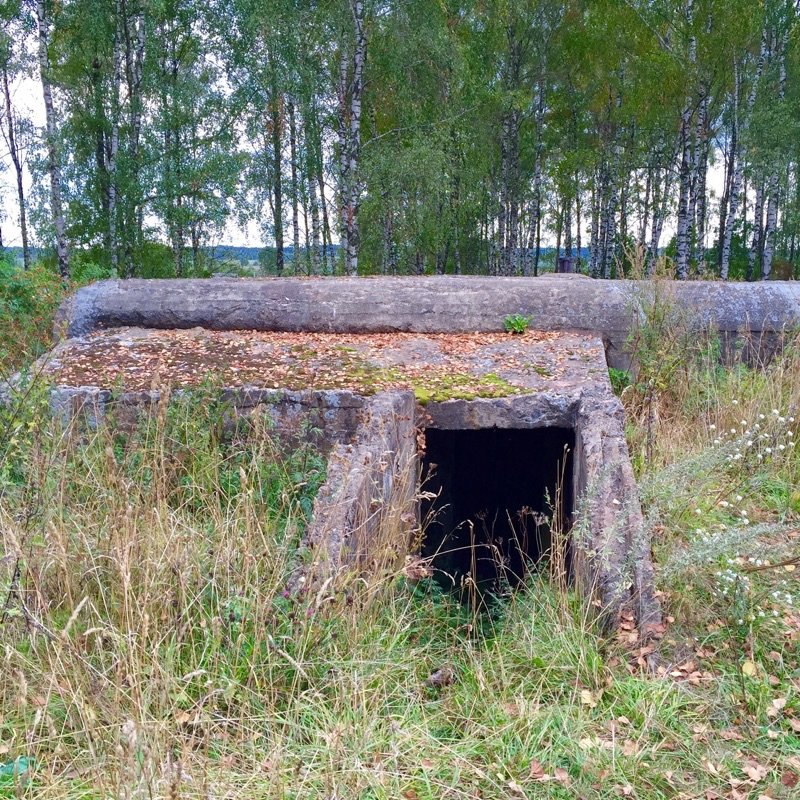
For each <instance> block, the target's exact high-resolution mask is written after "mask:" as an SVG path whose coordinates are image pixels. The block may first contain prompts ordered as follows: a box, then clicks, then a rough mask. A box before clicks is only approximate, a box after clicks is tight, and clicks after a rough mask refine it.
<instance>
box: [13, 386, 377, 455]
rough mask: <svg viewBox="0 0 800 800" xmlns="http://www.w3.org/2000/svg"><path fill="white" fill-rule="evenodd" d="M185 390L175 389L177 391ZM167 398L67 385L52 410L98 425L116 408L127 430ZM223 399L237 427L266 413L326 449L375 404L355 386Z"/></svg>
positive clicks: (228, 393) (54, 394)
mask: <svg viewBox="0 0 800 800" xmlns="http://www.w3.org/2000/svg"><path fill="white" fill-rule="evenodd" d="M182 393H183V392H181V391H177V392H174V393H173V394H172V397H179V396H180V395H181V394H182ZM161 400H162V397H161V393H160V392H158V391H149V392H123V393H121V394H115V393H113V392H110V391H108V390H106V389H98V388H97V387H93V386H79V387H63V386H62V387H57V388H55V389H53V390H51V392H50V410H51V412H52V414H53V415H54V416H55V417H57V418H59V419H61V420H62V421H63V422H64V423H65V424H68V423H69V422H70V421H71V420H72V419H74V418H76V417H82V418H83V419H85V420H86V421H87V422H88V424H89V425H90V426H92V427H95V426H96V425H97V424H98V423H99V422H101V421H102V420H103V419H105V418H106V417H107V416H108V415H109V414H111V415H113V419H114V422H115V424H116V425H117V426H118V427H119V428H120V429H121V430H123V431H132V430H133V429H134V428H135V426H136V424H137V422H138V421H139V419H140V417H141V416H142V415H144V414H147V413H151V412H152V410H153V409H154V408H155V407H156V406H157V405H158V404H159V402H160V401H161ZM219 401H220V402H221V403H222V404H223V405H225V404H227V406H228V409H229V412H228V419H227V421H226V424H227V425H228V426H231V427H232V426H233V424H234V422H235V420H236V418H237V417H246V416H248V415H250V414H253V413H263V414H266V415H268V416H269V417H270V419H271V421H272V425H273V426H274V429H275V433H276V435H277V436H278V438H279V439H281V440H282V441H283V442H284V443H285V444H286V445H288V446H293V445H296V444H298V443H299V442H301V441H303V442H310V443H312V444H313V445H314V446H316V447H317V448H319V450H320V451H321V452H322V453H323V454H326V453H328V452H329V451H330V450H331V449H332V448H333V447H334V446H336V445H337V444H344V443H348V442H350V441H352V440H353V438H354V437H355V435H356V432H357V431H358V430H359V426H360V425H361V424H362V422H363V420H364V418H365V417H366V416H367V413H366V409H367V407H368V404H369V401H368V399H367V398H364V397H361V396H360V395H356V394H353V393H351V392H343V391H315V390H310V389H309V390H307V391H285V390H279V389H256V388H247V387H244V388H239V389H224V390H222V392H221V395H220V397H219ZM7 402H10V400H7Z"/></svg>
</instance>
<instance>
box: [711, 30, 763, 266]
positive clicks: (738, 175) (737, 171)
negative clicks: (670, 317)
mask: <svg viewBox="0 0 800 800" xmlns="http://www.w3.org/2000/svg"><path fill="white" fill-rule="evenodd" d="M767 46H768V36H767V28H766V25H765V26H764V31H763V34H762V37H761V51H760V53H759V55H758V63H757V64H756V71H755V75H754V77H753V85H752V86H751V87H750V93H749V95H748V97H747V106H746V108H745V114H744V118H743V119H741V120H739V119H738V102H736V101H735V106H734V126H735V127H736V128H738V131H739V133H738V136H737V139H738V140H739V149H740V151H741V150H742V149H743V147H742V144H741V142H742V139H743V134H744V131H745V130H746V129H747V125H748V122H749V120H750V115H751V114H752V111H753V106H754V105H755V103H756V92H757V90H758V84H759V82H760V80H761V73H762V72H763V71H764V64H765V63H766V59H767ZM735 83H736V88H735V89H734V91H735V92H736V97H738V91H739V85H740V75H739V69H738V67H737V69H736V82H735ZM734 160H735V166H734V170H733V179H732V181H731V196H730V203H729V207H728V214H727V217H726V219H725V236H724V238H723V241H722V263H721V265H720V278H722V280H724V281H725V280H728V272H729V269H730V261H731V241H732V239H733V226H734V223H735V222H736V214H737V213H738V211H739V200H740V197H739V195H740V193H741V187H742V177H743V174H744V154H743V153H742V152H740V153H739V156H738V157H736V155H735V154H734Z"/></svg>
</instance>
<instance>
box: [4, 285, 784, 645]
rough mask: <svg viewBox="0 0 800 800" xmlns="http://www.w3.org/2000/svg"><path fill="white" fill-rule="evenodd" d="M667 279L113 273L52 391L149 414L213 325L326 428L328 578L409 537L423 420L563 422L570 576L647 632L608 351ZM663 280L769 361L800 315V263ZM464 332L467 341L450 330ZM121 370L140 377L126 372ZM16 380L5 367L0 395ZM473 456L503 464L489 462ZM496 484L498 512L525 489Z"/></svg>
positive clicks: (287, 413)
mask: <svg viewBox="0 0 800 800" xmlns="http://www.w3.org/2000/svg"><path fill="white" fill-rule="evenodd" d="M654 291H655V289H654V284H651V283H646V282H645V283H636V282H629V281H599V280H598V281H593V280H589V279H587V278H582V277H578V276H572V277H564V276H550V277H542V278H538V279H536V280H529V279H526V278H496V277H492V278H477V277H473V278H464V277H461V276H436V277H431V278H426V279H419V278H409V279H404V278H396V279H395V278H372V279H361V278H359V279H355V278H353V279H339V278H336V279H326V280H308V281H305V280H297V279H275V280H213V281H202V280H175V281H143V280H139V281H137V280H125V281H106V282H103V283H100V284H96V285H93V286H90V287H86V288H84V289H81V290H80V291H79V292H78V293H77V294H76V295H75V296H74V297H73V298H71V299H70V300H69V301H68V302H67V303H65V304H64V306H63V307H62V312H61V316H60V321H59V324H58V331H59V333H60V335H62V336H67V337H71V338H68V339H65V340H63V341H62V342H61V343H60V344H59V345H58V346H57V347H56V348H55V350H54V351H53V352H52V353H51V354H50V355H49V357H48V359H47V360H48V371H49V374H50V376H51V379H52V382H53V390H52V394H51V404H52V407H53V411H54V412H55V413H57V414H59V415H62V416H64V417H69V416H71V415H74V414H76V413H82V414H86V415H87V416H89V417H91V418H93V419H95V420H97V421H99V420H100V419H102V417H103V416H104V414H105V412H106V409H107V408H109V407H111V406H114V407H115V414H114V416H115V418H117V419H120V418H121V417H124V416H125V414H126V413H127V414H128V415H129V416H130V417H131V418H135V417H136V416H137V415H138V414H139V413H140V410H141V408H142V407H145V406H151V405H153V404H154V403H157V402H159V397H160V394H159V389H158V387H157V386H156V384H155V382H153V383H152V385H151V382H150V380H149V376H150V375H151V374H159V375H161V377H165V376H166V377H171V381H172V382H171V384H170V386H171V388H176V387H177V388H179V387H187V388H189V387H191V386H193V385H196V381H197V378H198V375H200V374H202V371H203V364H204V363H206V362H203V361H202V359H201V360H200V361H197V362H195V361H193V360H192V358H187V359H183V362H184V363H183V366H184V368H185V369H184V371H183V373H182V374H176V373H175V370H176V368H177V366H180V363H179V362H181V358H180V357H178V355H179V352H180V348H178V349H177V350H176V345H177V344H180V343H181V342H182V343H183V344H181V346H183V345H186V346H187V347H189V345H191V347H190V348H189V349H190V350H191V349H192V348H193V347H194V346H195V345H196V343H197V340H202V341H203V342H205V343H206V345H205V347H206V349H207V350H208V351H215V352H216V358H215V359H213V362H212V361H209V362H208V364H207V367H206V368H207V369H209V370H212V371H214V374H215V377H216V378H217V381H218V383H220V384H221V385H222V387H223V388H224V389H225V392H226V393H227V396H228V397H229V399H230V403H231V407H232V413H234V414H239V413H241V414H248V413H254V412H258V411H259V410H260V409H264V408H266V409H267V410H268V413H269V414H270V415H271V416H272V418H273V420H274V423H275V425H276V427H277V428H278V429H281V430H283V431H285V432H286V433H287V435H288V437H289V438H292V437H293V436H294V437H296V436H297V435H299V434H300V433H301V432H302V431H303V430H304V428H305V421H306V420H308V419H310V420H312V422H313V425H312V427H313V428H314V429H315V430H316V431H318V433H317V434H315V435H316V436H318V439H319V442H318V444H319V446H320V447H322V448H323V449H324V451H325V452H326V453H327V454H328V464H329V468H328V479H327V481H326V483H325V485H324V486H323V487H322V490H321V491H320V493H319V495H318V497H317V503H316V507H315V513H314V517H313V520H312V522H311V525H310V527H309V529H308V531H307V536H306V544H307V546H308V548H309V549H310V550H311V551H312V557H311V558H310V559H309V561H310V562H311V564H312V565H314V566H315V567H316V568H318V569H319V577H322V578H323V585H325V583H324V582H325V581H326V580H327V577H325V576H326V575H327V576H331V573H333V574H334V575H336V574H339V573H342V572H345V573H346V572H348V571H350V572H352V571H353V570H355V571H356V572H357V571H358V570H361V569H365V568H366V569H373V568H375V565H378V564H390V563H393V562H395V563H396V561H397V560H402V559H403V558H404V557H405V556H406V555H407V554H408V553H409V541H410V540H411V537H412V535H413V534H414V533H415V530H414V529H415V527H416V520H417V513H416V512H417V508H416V482H415V477H416V474H417V473H416V468H417V459H418V450H417V437H418V435H419V433H420V431H421V430H424V431H427V432H428V433H429V434H430V438H431V441H432V442H434V440H435V439H436V438H437V437H442V442H444V443H445V445H444V446H446V447H449V446H450V445H447V444H446V442H447V439H448V437H452V438H453V440H454V441H455V438H457V437H461V436H463V437H464V441H469V440H470V437H472V443H473V445H474V444H475V443H476V442H477V441H478V440H479V439H480V438H481V437H484V436H490V434H487V433H485V432H486V431H495V433H493V434H491V435H492V436H497V437H502V436H505V435H508V436H511V437H512V438H513V437H516V438H517V442H518V444H519V442H521V440H522V439H523V438H524V437H527V436H530V437H536V436H548V435H555V434H547V433H543V432H546V431H548V430H549V431H553V430H562V431H569V432H571V434H570V435H571V436H572V440H571V441H572V444H573V449H572V454H571V459H572V462H571V465H570V466H569V469H568V471H569V473H570V478H571V485H570V487H569V491H568V494H569V500H570V505H569V508H568V509H567V508H566V507H565V511H564V513H565V514H569V516H570V517H571V522H572V526H571V528H570V560H569V563H570V574H571V579H572V581H573V583H574V584H575V585H576V586H579V587H581V589H582V590H583V591H584V593H585V594H586V595H587V597H591V598H592V605H593V607H597V608H600V609H602V610H603V611H604V612H605V613H606V614H607V615H608V616H609V618H610V619H611V621H612V622H613V621H614V620H615V619H616V618H617V617H618V615H619V613H620V612H621V611H622V609H623V608H625V607H628V608H630V609H631V610H632V611H633V612H634V614H635V615H636V618H637V620H638V622H639V625H640V630H642V632H646V631H647V625H648V623H651V622H656V621H657V620H658V618H659V610H658V602H657V600H656V598H655V596H654V587H653V567H652V562H651V556H650V541H649V532H648V531H647V529H646V526H645V524H644V522H643V519H642V515H641V509H640V505H639V499H638V492H637V487H636V483H635V479H634V475H633V470H632V467H631V464H630V459H629V455H628V451H627V446H626V444H625V435H624V418H623V410H622V406H621V405H620V403H619V401H618V399H617V398H616V397H615V396H614V394H613V392H612V391H611V386H610V384H609V380H608V372H607V370H608V367H609V366H613V367H617V368H623V369H624V368H627V367H629V366H630V363H631V359H630V353H629V352H628V350H627V343H628V340H629V335H630V333H631V331H632V330H635V328H636V326H637V325H638V324H639V323H640V322H641V320H642V319H644V318H645V317H646V314H647V308H648V306H649V304H651V303H652V300H653V296H654ZM667 291H668V294H669V297H670V299H671V302H674V303H675V305H676V306H678V307H680V308H685V309H686V310H687V312H690V313H689V317H690V319H689V323H690V324H691V326H692V327H693V328H694V329H696V330H697V331H698V332H702V331H704V330H706V329H710V330H712V331H714V332H716V333H717V334H718V335H719V337H720V340H721V342H722V344H723V350H724V351H725V354H726V355H727V356H728V357H731V358H745V359H751V360H753V361H754V363H761V362H762V360H763V359H765V358H768V357H769V355H770V353H771V352H772V351H773V350H774V349H775V348H777V347H780V345H781V343H782V337H783V334H784V332H785V331H786V330H789V329H794V328H796V326H797V324H798V320H800V286H798V285H796V284H794V283H779V282H775V283H772V284H757V285H751V284H733V283H730V284H729V283H712V282H678V283H675V284H670V285H669V287H668V289H667ZM520 313H521V314H524V315H525V316H529V317H531V318H532V319H533V320H534V323H533V324H534V326H535V327H536V329H537V330H536V331H534V332H532V333H533V335H526V336H523V337H508V336H507V335H505V334H503V333H502V323H503V319H504V317H505V316H506V315H508V314H520ZM128 326H137V327H136V328H130V327H128ZM198 332H199V333H198ZM292 332H296V333H298V334H300V335H302V336H303V337H304V338H305V341H304V343H303V344H302V347H300V349H299V350H298V351H297V359H296V363H295V365H294V368H293V369H292V370H291V371H289V372H288V373H287V372H286V371H285V370H284V371H280V370H278V371H276V370H272V369H271V365H272V364H273V362H275V360H276V359H277V358H279V357H280V354H281V352H283V351H286V350H287V348H288V349H289V350H291V349H292V347H293V346H294V345H296V344H297V343H294V345H293V343H292V342H291V341H289V339H290V338H291V335H292ZM530 333H531V332H530V331H529V334H530ZM178 334H180V336H178ZM254 334H259V335H260V334H263V336H262V337H261V338H259V336H257V335H254ZM362 334H364V335H373V336H375V335H377V336H375V341H373V342H372V343H371V344H370V343H369V342H368V341H367V342H366V344H365V343H364V342H363V341H361V342H359V341H355V340H356V339H357V337H358V336H359V335H362ZM459 336H462V337H466V338H467V339H469V341H466V340H465V339H461V340H460V341H458V342H456V343H455V345H454V344H453V342H450V341H449V337H450V338H456V339H458V337H459ZM287 337H288V338H287ZM326 337H328V338H327V339H326ZM331 337H332V338H333V340H331ZM178 339H180V342H178V341H176V340H178ZM323 340H324V341H323ZM334 340H335V341H334ZM282 348H283V350H282ZM145 351H146V355H147V358H146V359H144V361H145V362H147V363H148V364H149V363H152V362H154V361H155V362H158V365H159V366H158V370H152V369H147V370H143V369H142V361H141V360H137V358H135V357H134V356H137V355H139V356H141V355H142V353H143V352H145ZM311 351H315V352H311ZM165 353H166V354H168V355H170V356H171V358H170V359H165V358H164V354H165ZM76 354H77V356H79V357H78V358H75V356H76ZM190 355H191V353H190ZM309 355H310V358H309V357H308V356H309ZM84 356H86V357H89V356H92V357H97V358H99V360H100V361H103V359H105V363H110V362H113V363H114V364H115V365H116V366H117V371H116V377H115V380H113V381H109V380H108V375H101V374H99V373H98V372H93V371H92V370H87V369H83V368H81V369H78V368H77V367H76V365H85V364H86V363H87V358H84ZM126 359H127V360H126ZM89 360H91V359H89ZM334 362H335V364H336V365H338V366H337V369H339V368H341V369H339V372H341V370H342V369H344V370H345V371H347V370H349V371H350V374H351V375H352V374H354V373H358V374H359V375H360V376H361V378H362V381H361V385H358V386H355V385H349V384H348V383H347V382H344V383H342V382H339V383H336V382H332V380H331V375H332V371H331V364H332V363H334ZM344 362H348V363H344ZM276 363H277V362H276ZM176 365H177V366H176ZM420 365H422V366H423V367H425V368H427V369H425V368H419V369H418V368H417V367H419V366H420ZM190 366H191V367H192V368H191V369H188V367H190ZM301 366H304V369H299V367H301ZM170 371H171V372H170ZM333 372H336V370H333ZM137 376H138V379H139V385H133V384H134V379H135V378H137ZM143 377H144V379H143ZM119 382H121V384H122V386H123V387H124V388H125V389H128V390H133V391H120V390H119V389H118V388H117V389H115V387H117V386H118V383H119ZM367 384H368V385H367ZM465 394H467V395H469V396H468V397H465V396H463V395H465ZM8 397H9V393H8V392H7V391H6V390H4V389H3V387H0V402H8ZM415 400H416V401H418V402H415ZM420 403H422V405H423V406H424V407H422V408H420V405H419V404H420ZM514 432H517V433H514ZM520 432H525V433H520ZM537 432H538V433H537ZM453 446H454V447H455V445H453ZM523 450H524V447H523V446H521V445H520V446H512V448H511V451H512V452H511V453H510V454H509V451H508V449H506V450H505V451H504V453H505V455H504V456H503V458H505V460H507V461H508V462H509V463H511V464H519V463H520V459H519V458H518V454H519V453H520V452H521V451H523ZM432 458H433V457H432V456H431V460H432ZM439 460H440V461H441V460H442V459H441V457H439ZM477 472H478V475H479V476H480V475H483V477H482V478H480V477H479V480H480V481H482V483H486V484H488V482H489V481H488V478H487V473H486V472H485V471H484V472H481V471H480V470H478V471H477ZM529 478H530V481H529V484H530V485H535V483H536V481H535V480H534V476H532V475H530V476H529ZM506 483H509V481H506ZM482 488H484V487H482ZM506 488H509V487H508V486H505V487H504V489H506ZM540 489H541V487H539V489H538V490H536V492H537V493H538V492H539V491H540ZM465 494H466V492H464V493H463V494H462V498H463V497H464V495H465ZM495 499H496V500H497V502H495V503H494V505H493V507H494V509H495V511H496V512H497V516H498V517H499V515H500V512H501V511H502V510H504V509H508V508H509V507H515V506H518V505H519V504H520V503H523V507H524V504H526V503H527V502H528V501H527V499H526V498H518V497H513V498H512V497H510V496H509V497H507V498H506V497H504V498H503V499H502V501H501V500H500V499H499V497H498V495H497V494H496V495H495ZM459 502H460V501H459ZM532 502H534V503H535V502H536V501H535V500H533V501H532ZM478 510H480V509H478ZM517 510H519V509H515V508H512V515H513V513H515V511H517ZM454 513H456V514H461V516H464V517H465V518H472V517H474V516H475V515H476V513H477V512H476V510H475V509H474V508H472V509H469V508H465V509H464V510H463V511H460V512H454ZM489 513H491V510H490V512H489ZM387 532H388V533H387ZM544 549H545V548H544V546H543V544H542V543H537V544H536V546H535V547H533V546H532V545H529V546H527V547H524V548H522V550H524V552H525V554H526V555H527V556H528V560H529V561H531V562H534V561H535V560H536V559H537V557H538V555H539V554H540V553H541V552H542V551H543V550H544ZM512 560H513V559H512ZM512 571H513V572H515V573H516V572H517V570H516V569H513V570H512ZM462 573H463V570H462ZM309 577H310V578H312V579H313V578H314V577H316V576H313V575H311V576H309ZM488 579H489V580H494V578H493V576H492V574H491V573H490V574H489V577H488ZM305 585H309V584H308V583H306V584H305Z"/></svg>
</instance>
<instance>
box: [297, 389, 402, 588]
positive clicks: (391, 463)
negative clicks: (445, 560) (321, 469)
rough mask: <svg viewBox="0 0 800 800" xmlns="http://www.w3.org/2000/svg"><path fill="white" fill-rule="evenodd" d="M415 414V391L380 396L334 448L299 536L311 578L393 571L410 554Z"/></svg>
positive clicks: (372, 400)
mask: <svg viewBox="0 0 800 800" xmlns="http://www.w3.org/2000/svg"><path fill="white" fill-rule="evenodd" d="M414 416H415V399H414V394H413V392H410V391H399V392H386V393H382V394H377V395H375V396H373V397H372V398H370V400H369V402H368V404H367V408H366V414H365V416H364V421H363V422H362V424H361V426H360V427H359V429H358V430H357V431H356V435H355V437H354V440H353V442H351V443H349V444H343V443H338V444H337V445H335V446H334V448H333V450H332V451H331V453H330V455H329V457H328V471H327V477H326V480H325V482H324V483H323V485H322V487H320V490H319V492H318V493H317V497H316V499H315V501H314V511H313V514H312V520H311V524H310V525H309V528H308V530H307V532H306V535H305V538H304V544H305V546H306V547H307V548H309V550H310V552H311V554H312V564H311V570H310V572H311V573H312V574H313V576H314V578H315V579H317V580H319V579H321V578H323V579H327V578H328V577H331V576H335V575H337V574H339V573H340V572H341V571H342V570H343V569H348V570H350V569H355V571H356V573H358V572H361V571H364V570H369V571H370V572H372V573H374V572H376V571H377V572H380V571H382V570H385V569H390V570H391V569H393V568H394V567H396V564H397V562H398V560H399V559H402V558H403V557H404V556H405V555H406V554H407V552H408V548H409V544H410V533H411V531H412V529H413V527H414V523H415V521H416V512H415V501H416V483H417V472H418V469H417V447H416V437H415V420H414Z"/></svg>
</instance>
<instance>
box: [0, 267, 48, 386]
mask: <svg viewBox="0 0 800 800" xmlns="http://www.w3.org/2000/svg"><path fill="white" fill-rule="evenodd" d="M63 296H64V288H63V284H62V282H61V279H60V278H59V276H58V273H57V272H56V271H55V270H53V269H52V268H50V267H48V266H46V265H45V264H43V263H39V264H36V265H35V266H34V267H33V268H32V269H30V270H27V271H26V270H23V269H21V268H20V267H19V266H18V265H16V264H10V263H9V262H7V261H0V378H2V377H3V376H4V375H5V376H7V375H9V374H10V373H11V372H13V371H14V370H15V369H18V368H19V367H21V366H23V365H24V364H27V363H29V362H30V361H31V360H33V359H34V358H36V357H38V356H39V355H41V354H42V353H43V352H45V351H46V350H47V349H48V347H49V346H50V341H51V339H50V337H51V331H52V325H53V315H54V314H55V311H56V309H57V308H58V306H59V303H60V302H61V300H62V298H63Z"/></svg>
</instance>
